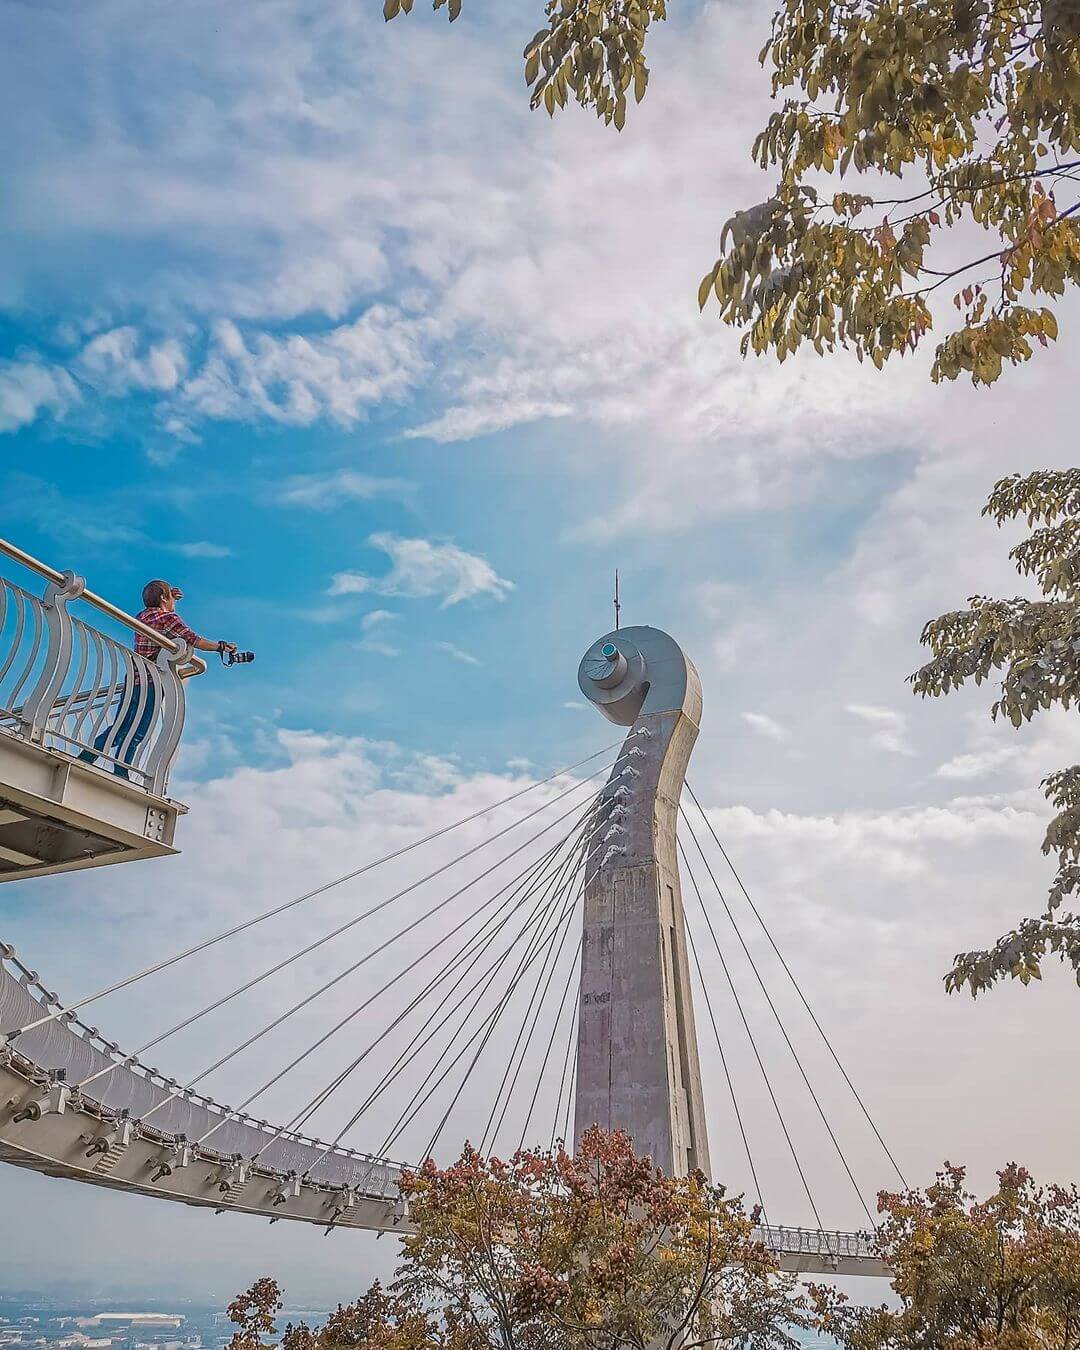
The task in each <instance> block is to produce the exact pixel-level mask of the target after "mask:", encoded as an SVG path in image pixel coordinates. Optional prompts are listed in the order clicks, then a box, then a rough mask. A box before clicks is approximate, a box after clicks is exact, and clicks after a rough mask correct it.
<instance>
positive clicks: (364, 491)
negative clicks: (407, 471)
mask: <svg viewBox="0 0 1080 1350" xmlns="http://www.w3.org/2000/svg"><path fill="white" fill-rule="evenodd" d="M415 492H416V485H415V484H414V483H411V482H410V481H409V480H408V479H407V478H377V477H375V476H374V475H372V474H367V473H358V472H356V470H354V469H339V470H338V471H337V472H336V473H323V474H297V475H296V476H295V477H292V478H287V479H285V481H284V482H283V483H281V484H280V485H279V486H278V487H277V489H276V490H275V491H274V492H273V493H272V500H273V501H274V502H276V503H277V504H278V505H280V506H303V507H307V508H309V509H310V510H312V511H329V510H331V509H332V508H333V507H335V506H342V505H344V503H345V502H370V501H375V500H376V499H378V498H390V499H396V500H398V501H408V500H409V499H411V498H412V497H413V496H414V495H415Z"/></svg>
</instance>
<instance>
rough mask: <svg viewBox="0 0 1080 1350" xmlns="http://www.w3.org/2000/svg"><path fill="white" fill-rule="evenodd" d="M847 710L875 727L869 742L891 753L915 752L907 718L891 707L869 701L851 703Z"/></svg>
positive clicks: (905, 753) (910, 753)
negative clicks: (908, 738) (909, 740)
mask: <svg viewBox="0 0 1080 1350" xmlns="http://www.w3.org/2000/svg"><path fill="white" fill-rule="evenodd" d="M844 711H845V712H848V713H850V714H851V716H852V717H857V718H858V719H859V720H860V721H861V722H865V723H867V725H868V726H870V727H872V728H874V730H872V731H871V732H870V735H869V738H868V744H869V745H872V746H873V747H874V748H875V749H877V750H884V751H886V752H887V753H888V754H890V755H913V754H914V753H915V751H914V750H912V748H911V746H910V745H909V744H908V742H907V732H906V728H907V719H906V718H904V717H903V716H902V715H901V714H900V713H898V712H894V711H893V710H892V709H891V708H876V707H874V706H873V705H872V704H869V703H849V704H848V705H847V706H846V708H845V709H844Z"/></svg>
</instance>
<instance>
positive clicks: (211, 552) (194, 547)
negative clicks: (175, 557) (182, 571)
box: [162, 539, 232, 558]
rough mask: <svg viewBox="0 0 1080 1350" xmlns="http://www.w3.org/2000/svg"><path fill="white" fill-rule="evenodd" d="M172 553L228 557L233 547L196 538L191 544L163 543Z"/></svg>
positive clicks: (189, 556)
mask: <svg viewBox="0 0 1080 1350" xmlns="http://www.w3.org/2000/svg"><path fill="white" fill-rule="evenodd" d="M162 547H163V548H166V549H168V551H169V552H170V553H179V554H180V556H181V557H183V558H228V557H230V556H231V554H232V549H231V548H226V546H225V545H224V544H211V543H210V542H209V541H208V540H206V539H196V540H194V541H193V542H192V543H190V544H163V545H162Z"/></svg>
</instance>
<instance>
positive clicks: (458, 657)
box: [435, 642, 527, 767]
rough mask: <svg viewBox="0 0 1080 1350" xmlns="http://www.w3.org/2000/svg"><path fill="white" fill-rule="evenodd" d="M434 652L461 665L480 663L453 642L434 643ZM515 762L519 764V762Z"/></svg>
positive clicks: (509, 761) (510, 763)
mask: <svg viewBox="0 0 1080 1350" xmlns="http://www.w3.org/2000/svg"><path fill="white" fill-rule="evenodd" d="M435 650H436V651H440V652H445V653H446V654H447V656H452V657H453V658H454V660H455V661H460V662H462V664H463V665H466V666H478V665H479V664H480V662H479V661H478V660H477V658H476V657H475V656H473V655H472V653H471V652H467V651H464V650H463V649H462V648H461V647H459V646H457V645H456V644H455V643H453V642H436V643H435ZM517 762H518V763H520V762H521V761H517ZM526 762H527V761H526ZM513 763H514V761H512V760H507V764H508V765H510V766H511V767H512V766H513Z"/></svg>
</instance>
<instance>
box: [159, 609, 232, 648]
mask: <svg viewBox="0 0 1080 1350" xmlns="http://www.w3.org/2000/svg"><path fill="white" fill-rule="evenodd" d="M161 631H162V632H163V633H165V634H166V635H167V636H168V637H171V638H178V639H179V640H180V641H181V642H190V643H191V645H192V646H193V647H194V648H195V650H196V651H199V652H234V651H236V643H235V642H225V641H221V642H215V641H214V639H213V638H204V637H200V636H199V635H198V633H196V632H195V630H194V629H193V628H189V627H188V626H187V624H186V623H185V622H184V621H183V619H182V618H181V617H180V615H179V614H177V613H176V612H175V611H173V612H172V613H170V614H169V615H168V616H167V617H166V619H165V620H164V622H163V623H162V625H161Z"/></svg>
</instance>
